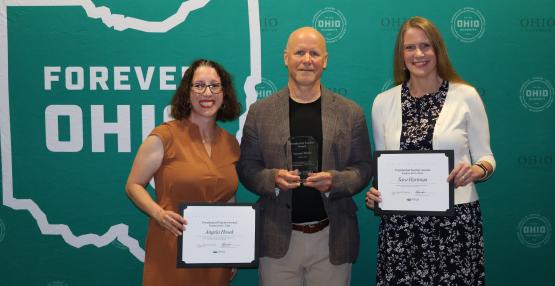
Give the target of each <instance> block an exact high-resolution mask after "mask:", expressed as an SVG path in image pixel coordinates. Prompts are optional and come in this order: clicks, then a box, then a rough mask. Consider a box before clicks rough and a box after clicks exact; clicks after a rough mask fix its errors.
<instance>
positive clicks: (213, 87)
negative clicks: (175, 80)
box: [191, 82, 223, 94]
mask: <svg viewBox="0 0 555 286" xmlns="http://www.w3.org/2000/svg"><path fill="white" fill-rule="evenodd" d="M207 87H208V88H210V92H212V94H219V93H222V91H223V88H222V84H221V83H211V84H205V83H204V82H196V83H193V85H192V86H191V90H193V92H194V93H199V94H203V93H204V92H205V91H206V88H207Z"/></svg>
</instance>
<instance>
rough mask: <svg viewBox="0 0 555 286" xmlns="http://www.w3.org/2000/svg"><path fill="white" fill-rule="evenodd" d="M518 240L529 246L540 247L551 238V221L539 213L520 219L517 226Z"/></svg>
mask: <svg viewBox="0 0 555 286" xmlns="http://www.w3.org/2000/svg"><path fill="white" fill-rule="evenodd" d="M517 236H518V240H520V243H522V245H524V246H526V247H528V248H539V247H542V246H543V245H545V244H547V243H548V242H549V239H550V238H551V223H550V222H549V220H548V219H547V218H546V217H544V216H542V215H539V214H530V215H527V216H525V217H524V218H523V219H521V220H520V223H519V224H518V227H517Z"/></svg>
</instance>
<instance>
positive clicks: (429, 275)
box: [376, 81, 485, 286]
mask: <svg viewBox="0 0 555 286" xmlns="http://www.w3.org/2000/svg"><path fill="white" fill-rule="evenodd" d="M448 89H449V82H448V81H443V83H442V84H441V86H440V88H439V90H438V91H437V92H433V93H430V94H426V95H424V96H422V97H419V98H415V97H412V96H411V95H410V91H409V88H408V86H407V84H406V83H404V84H403V86H402V89H401V104H402V114H403V119H402V122H403V126H402V131H401V150H432V149H433V147H432V137H433V132H434V125H435V123H436V120H437V118H438V116H439V113H440V112H441V109H442V108H443V104H444V102H445V98H446V96H447V90H448ZM376 282H377V285H430V286H432V285H433V286H435V285H473V286H474V285H484V283H485V273H484V241H483V234H482V218H481V213H480V204H479V202H478V201H475V202H471V203H466V204H459V205H455V215H454V216H409V215H383V216H382V218H381V221H380V228H379V238H378V258H377V273H376Z"/></svg>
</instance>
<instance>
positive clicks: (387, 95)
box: [374, 84, 402, 105]
mask: <svg viewBox="0 0 555 286" xmlns="http://www.w3.org/2000/svg"><path fill="white" fill-rule="evenodd" d="M401 86H402V85H401V84H399V85H396V86H394V87H392V88H390V89H388V90H385V91H383V92H381V93H379V94H378V95H377V96H376V98H374V105H380V104H385V103H388V102H393V101H395V99H396V98H397V97H400V96H401Z"/></svg>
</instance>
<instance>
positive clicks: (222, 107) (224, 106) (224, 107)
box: [220, 102, 227, 110]
mask: <svg viewBox="0 0 555 286" xmlns="http://www.w3.org/2000/svg"><path fill="white" fill-rule="evenodd" d="M226 107H227V106H226V105H225V102H224V103H223V104H222V105H221V106H220V110H225V109H226Z"/></svg>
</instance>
